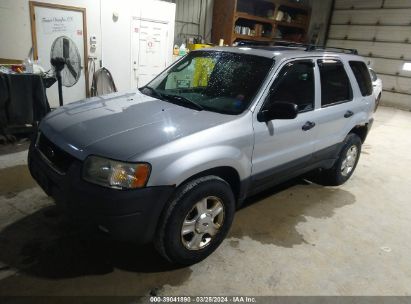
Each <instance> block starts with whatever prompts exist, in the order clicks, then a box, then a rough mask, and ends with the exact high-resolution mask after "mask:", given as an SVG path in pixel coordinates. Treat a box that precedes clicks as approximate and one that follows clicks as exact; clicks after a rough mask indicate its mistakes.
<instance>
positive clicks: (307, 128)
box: [301, 121, 315, 131]
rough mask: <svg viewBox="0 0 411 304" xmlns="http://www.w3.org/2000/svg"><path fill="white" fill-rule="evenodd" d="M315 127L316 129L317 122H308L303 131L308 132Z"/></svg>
mask: <svg viewBox="0 0 411 304" xmlns="http://www.w3.org/2000/svg"><path fill="white" fill-rule="evenodd" d="M314 127H315V122H312V121H307V122H306V123H305V124H304V125H303V126H302V128H301V129H303V131H308V130H310V129H312V128H314Z"/></svg>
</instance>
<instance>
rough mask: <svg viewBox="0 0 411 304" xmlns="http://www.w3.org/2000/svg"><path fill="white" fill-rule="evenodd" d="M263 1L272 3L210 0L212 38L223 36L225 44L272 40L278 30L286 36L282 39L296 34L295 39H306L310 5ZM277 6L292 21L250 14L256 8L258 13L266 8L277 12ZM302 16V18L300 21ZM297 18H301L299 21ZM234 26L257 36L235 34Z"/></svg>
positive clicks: (283, 1)
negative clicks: (244, 28)
mask: <svg viewBox="0 0 411 304" xmlns="http://www.w3.org/2000/svg"><path fill="white" fill-rule="evenodd" d="M239 2H242V3H241V5H239ZM265 2H267V3H272V5H265V4H261V3H262V1H251V0H216V1H214V9H213V27H212V33H211V37H212V42H213V43H215V44H218V42H219V40H220V39H224V43H225V44H228V45H231V44H233V43H234V42H236V41H240V40H250V41H261V42H269V41H273V40H274V36H276V35H277V32H278V31H280V32H281V34H282V36H283V37H286V38H285V39H288V40H290V41H291V40H293V39H294V38H292V37H293V36H298V35H299V36H300V38H298V40H299V41H305V40H306V39H307V33H308V27H309V24H310V17H311V8H310V7H307V6H304V5H301V4H299V3H292V2H289V1H286V0H266V1H265ZM259 3H260V4H259ZM271 7H272V8H271ZM239 9H241V10H239ZM281 9H283V11H284V12H287V13H288V14H290V15H291V18H293V20H294V21H292V22H290V23H288V22H283V21H276V20H274V19H271V18H268V17H261V16H257V15H254V14H253V13H255V12H258V13H259V14H260V15H265V14H266V13H268V11H270V14H271V13H272V14H273V15H274V16H277V15H278V11H279V10H281ZM298 15H304V16H305V18H302V17H301V19H300V17H299V16H298ZM304 19H305V22H303V23H301V22H302V21H304ZM300 20H301V22H299V21H300ZM236 26H242V27H248V28H250V29H251V30H253V33H255V35H257V36H248V35H242V34H237V33H235V27H236ZM264 31H266V32H267V31H271V36H270V37H262V36H261V34H262V33H263V32H264ZM295 39H297V38H295Z"/></svg>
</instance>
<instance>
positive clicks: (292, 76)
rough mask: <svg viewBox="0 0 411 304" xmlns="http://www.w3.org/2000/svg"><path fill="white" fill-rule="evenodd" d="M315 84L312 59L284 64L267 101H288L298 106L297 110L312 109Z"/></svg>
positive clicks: (305, 110)
mask: <svg viewBox="0 0 411 304" xmlns="http://www.w3.org/2000/svg"><path fill="white" fill-rule="evenodd" d="M314 100H315V86H314V65H313V62H312V61H294V62H290V63H288V64H286V65H285V66H284V67H283V68H282V70H281V71H280V74H279V75H278V76H277V79H276V80H275V81H274V83H273V85H272V87H271V89H270V97H269V102H270V103H272V102H289V103H295V104H296V105H297V106H298V112H307V111H311V110H313V109H314Z"/></svg>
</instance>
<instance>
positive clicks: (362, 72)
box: [350, 61, 372, 96]
mask: <svg viewBox="0 0 411 304" xmlns="http://www.w3.org/2000/svg"><path fill="white" fill-rule="evenodd" d="M350 67H351V70H352V71H353V73H354V76H355V79H356V80H357V83H358V86H359V87H360V91H361V95H362V96H370V95H371V94H372V82H371V77H370V72H369V71H368V68H367V66H366V65H365V63H364V62H361V61H350Z"/></svg>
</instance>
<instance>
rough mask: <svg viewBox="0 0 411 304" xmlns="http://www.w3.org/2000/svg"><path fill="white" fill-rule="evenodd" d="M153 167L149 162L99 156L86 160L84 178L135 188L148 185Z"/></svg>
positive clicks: (109, 185)
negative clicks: (129, 161)
mask: <svg viewBox="0 0 411 304" xmlns="http://www.w3.org/2000/svg"><path fill="white" fill-rule="evenodd" d="M150 170H151V167H150V165H149V164H147V163H125V162H120V161H116V160H111V159H106V158H102V157H98V156H89V157H88V158H87V159H86V161H85V162H84V167H83V179H85V180H86V181H89V182H91V183H94V184H98V185H101V186H105V187H110V188H116V189H123V188H126V189H135V188H142V187H144V186H145V185H146V183H147V180H148V178H149V176H150Z"/></svg>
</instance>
